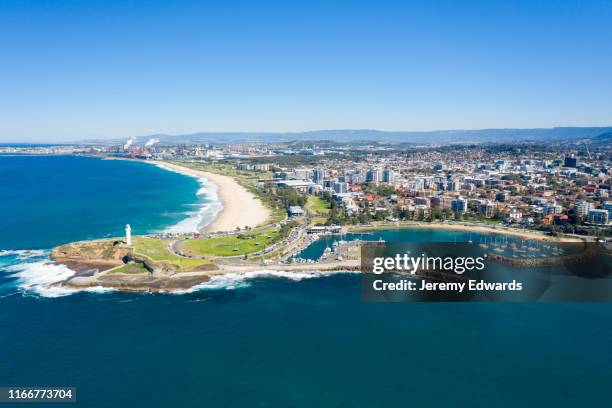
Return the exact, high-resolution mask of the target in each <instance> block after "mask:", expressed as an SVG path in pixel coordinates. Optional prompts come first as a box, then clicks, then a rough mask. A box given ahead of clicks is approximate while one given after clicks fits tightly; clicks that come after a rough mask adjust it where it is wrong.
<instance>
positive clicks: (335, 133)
mask: <svg viewBox="0 0 612 408" xmlns="http://www.w3.org/2000/svg"><path fill="white" fill-rule="evenodd" d="M611 134H612V126H611V127H555V128H536V129H479V130H434V131H423V132H410V131H407V132H403V131H398V132H394V131H381V130H372V129H360V130H351V129H339V130H315V131H310V132H293V133H292V132H288V133H272V132H200V133H192V134H187V135H167V134H156V135H148V136H138V137H135V138H133V141H132V143H133V144H136V145H143V144H145V143H147V142H150V141H152V140H154V141H155V142H156V143H162V144H168V143H172V144H174V143H214V144H218V143H241V142H243V143H248V142H251V143H253V142H291V141H315V140H330V141H335V142H365V141H371V142H389V143H414V144H454V143H491V142H493V143H515V142H550V141H574V140H579V139H593V140H594V141H595V139H596V138H598V137H601V139H600V140H598V142H610V137H611V136H610V135H611ZM606 135H607V136H606ZM86 142H87V143H100V144H109V143H125V142H126V140H125V139H122V140H112V141H110V140H88V141H86Z"/></svg>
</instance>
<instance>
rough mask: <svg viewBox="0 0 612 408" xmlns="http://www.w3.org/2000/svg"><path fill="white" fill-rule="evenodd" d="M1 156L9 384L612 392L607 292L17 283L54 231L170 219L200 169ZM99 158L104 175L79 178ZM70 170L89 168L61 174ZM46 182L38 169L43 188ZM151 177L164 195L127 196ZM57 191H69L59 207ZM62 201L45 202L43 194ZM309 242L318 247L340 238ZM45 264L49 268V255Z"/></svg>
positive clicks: (98, 402) (373, 394)
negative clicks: (469, 296)
mask: <svg viewBox="0 0 612 408" xmlns="http://www.w3.org/2000/svg"><path fill="white" fill-rule="evenodd" d="M4 159H6V158H2V157H0V177H2V188H3V190H7V191H8V190H9V189H10V187H11V186H9V185H7V183H8V182H15V183H20V185H18V186H16V187H14V188H13V192H14V194H15V197H16V199H15V200H5V201H4V202H3V203H2V207H1V208H2V212H1V214H2V217H0V234H1V237H0V243H2V245H1V246H0V249H1V250H3V251H1V252H0V327H2V329H1V330H0V350H1V352H0V383H2V384H3V385H15V386H27V385H49V386H51V385H54V386H75V387H77V400H78V403H77V404H76V405H75V404H69V406H86V407H116V406H134V407H168V406H211V407H217V406H227V407H242V406H244V407H252V406H293V407H312V406H322V407H328V406H329V407H338V406H362V407H373V406H418V407H423V406H425V407H427V406H432V407H433V406H441V405H443V404H444V405H448V406H473V407H490V406H495V407H517V406H556V407H570V406H572V407H573V406H604V405H605V404H607V403H608V401H609V391H608V390H609V388H610V386H612V380H611V379H610V375H609V373H610V370H611V369H612V351H610V350H611V348H610V344H611V343H612V325H610V322H611V321H612V306H611V305H610V304H608V303H585V304H575V303H542V304H537V303H525V304H514V303H505V304H502V303H466V304H463V303H459V304H458V303H452V304H449V303H439V304H436V303H364V302H362V301H361V300H360V290H359V282H360V281H359V277H358V276H357V275H355V274H335V275H330V276H326V277H321V278H313V279H309V278H307V277H304V278H303V279H299V280H289V279H286V278H279V277H270V276H261V275H254V276H253V277H252V278H251V279H249V280H248V281H244V280H240V279H237V280H234V281H231V280H228V281H225V282H217V285H216V286H212V285H211V286H209V287H208V288H202V289H200V290H196V291H192V292H190V293H185V294H180V295H168V294H166V295H162V294H155V295H152V294H130V293H118V292H101V293H84V292H80V293H73V294H70V295H69V296H62V297H45V296H42V295H41V294H39V293H37V292H36V291H34V290H31V289H28V288H27V287H23V283H24V276H23V273H24V270H23V269H20V268H22V267H21V266H20V265H38V263H41V262H42V263H44V262H45V259H46V257H47V256H48V252H47V250H48V248H50V247H51V246H54V245H58V244H60V243H62V242H66V241H72V240H77V239H87V238H100V237H104V236H112V235H120V234H121V233H122V228H123V224H124V223H126V222H130V223H131V224H132V225H133V227H134V228H135V230H136V231H137V232H138V233H143V232H151V231H155V230H160V229H161V230H163V229H166V228H168V227H171V226H172V225H176V224H177V223H179V222H181V220H183V219H185V218H186V217H188V216H189V215H186V214H185V213H189V212H190V210H192V209H193V207H192V206H194V205H195V206H197V205H199V203H200V201H199V200H200V199H202V198H205V197H197V196H196V194H195V193H196V192H197V191H198V190H199V189H200V188H201V186H200V185H199V184H198V183H197V180H195V179H193V178H190V177H186V176H183V175H180V174H176V173H171V172H167V171H165V170H162V169H159V168H156V167H154V166H150V165H147V164H142V163H131V162H124V161H121V162H120V161H101V160H97V159H88V158H72V157H70V158H68V157H48V158H37V157H31V158H28V157H21V158H20V159H21V160H23V162H22V163H20V165H19V167H17V168H15V167H12V168H11V167H10V166H9V165H7V164H6V162H3V161H2V160H4ZM41 159H43V160H48V161H50V163H48V164H49V165H50V166H53V167H52V168H54V171H53V172H51V171H42V170H40V168H39V167H37V163H34V161H36V160H41ZM89 163H92V164H91V165H92V166H99V167H97V169H98V170H101V171H102V175H104V176H105V177H106V176H108V177H110V179H111V181H110V182H109V181H104V180H102V178H103V177H102V175H98V176H94V175H91V176H84V175H85V174H86V171H85V170H84V166H85V167H86V166H89ZM39 164H40V163H39ZM115 166H118V167H120V168H122V169H119V168H116V167H115ZM123 166H129V167H128V168H129V169H127V170H126V168H124V167H123ZM131 166H136V167H131ZM37 169H38V170H37ZM62 171H64V172H65V173H64V176H63V177H60V174H61V172H62ZM24 172H35V174H25V173H24ZM76 173H80V174H79V175H75V180H76V179H78V178H80V182H74V183H73V181H75V180H65V183H66V184H63V183H64V182H62V180H63V179H65V178H66V177H69V176H68V174H76ZM126 174H127V175H128V176H126ZM7 175H11V176H10V177H8V178H7ZM81 175H83V177H81ZM28 177H35V178H36V180H38V182H37V183H32V182H30V181H26V180H31V179H29V178H28ZM166 177H169V178H168V179H166ZM6 180H9V181H6ZM19 180H21V182H19ZM126 180H129V183H130V188H129V189H126V191H128V192H129V193H128V195H127V196H125V195H124V193H123V191H124V190H121V191H120V192H118V193H117V195H116V196H114V197H113V198H112V199H111V201H110V203H111V204H112V205H110V206H102V207H100V208H98V209H96V207H91V206H92V205H95V203H96V202H98V200H97V199H96V197H97V196H96V194H98V193H99V194H108V191H103V187H105V186H106V187H108V188H112V187H113V186H115V185H117V186H119V187H118V188H120V189H123V188H124V183H128V181H126ZM37 184H43V185H45V187H44V189H46V190H44V191H47V193H46V194H45V195H41V193H40V191H41V190H40V189H38V185H37ZM68 186H69V187H68ZM145 186H147V188H144V187H145ZM62 188H66V190H63V191H64V193H62V194H63V196H62V195H61V194H60V193H59V192H60V191H62V190H61V189H62ZM167 188H170V193H168V195H166V193H165V192H164V191H166V189H167ZM142 189H144V190H142ZM158 189H159V190H158ZM53 191H56V192H57V196H54V195H52V194H53V193H52V192H53ZM66 191H69V194H70V195H67V194H68V193H66ZM155 191H159V194H160V197H162V198H159V200H160V201H156V202H154V203H147V204H142V205H137V204H135V202H134V201H131V200H132V199H136V198H138V199H139V200H140V198H142V197H150V196H151V194H153V193H154V192H155ZM16 192H19V194H16ZM27 194H31V197H38V200H34V198H30V199H26V198H25V197H27ZM156 194H157V193H156ZM20 197H21V198H20ZM44 197H48V198H47V199H45V198H44ZM65 197H73V198H72V199H71V200H72V201H74V202H73V203H70V202H68V203H67V204H66V205H61V202H62V200H64V201H65V200H66V198H65ZM122 197H123V198H122ZM163 197H165V198H163ZM166 199H167V200H168V201H164V200H166ZM68 201H70V200H68ZM54 202H56V203H59V204H57V205H56V208H55V209H54V211H53V212H52V211H50V210H49V209H48V208H43V206H50V205H51V204H53V203H54ZM79 202H83V203H89V207H87V210H88V211H89V210H91V211H92V213H93V215H87V214H88V213H87V212H85V213H83V212H79V211H78V210H75V208H77V209H78V208H79V206H78V203H79ZM28 203H29V205H30V206H29V207H26V204H28ZM106 204H108V202H107V201H106V202H105V204H104V205H106ZM162 204H163V205H162ZM122 206H123V207H122ZM125 207H127V208H128V209H129V210H126V209H125ZM122 208H123V209H122ZM48 210H49V211H48ZM46 211H48V213H47V212H46ZM126 214H127V215H129V217H128V216H126ZM160 214H166V215H168V214H171V216H170V215H168V216H164V215H161V216H160ZM134 216H137V217H140V218H139V219H140V220H142V225H137V223H136V222H135V221H132V220H133V217H134ZM122 217H124V218H122ZM126 219H127V220H126ZM92 220H93V221H92ZM17 221H19V222H17ZM16 225H21V226H24V230H23V231H16V230H15V229H16ZM13 231H14V233H13ZM380 234H382V235H383V236H384V239H386V240H388V241H392V240H393V239H416V240H422V239H428V240H438V241H445V240H446V241H449V240H450V241H452V240H454V239H455V238H456V239H457V240H458V241H460V240H462V239H465V238H466V236H465V234H464V233H462V232H448V231H424V232H423V231H421V232H418V233H417V232H416V231H410V230H404V231H403V232H401V234H403V235H401V236H400V235H397V236H395V238H394V234H400V233H399V232H397V231H391V232H381V233H380ZM423 234H425V235H423ZM427 234H430V235H427ZM448 234H450V235H448ZM476 237H477V236H476V235H473V236H470V235H469V234H468V236H467V238H468V239H470V238H471V239H474V241H475V242H476V241H477V238H476ZM370 238H371V239H374V240H375V239H378V236H374V235H372V236H370ZM364 239H365V237H364ZM330 241H331V240H330ZM317 245H318V247H313V248H311V251H312V256H313V257H315V255H316V254H317V253H318V251H319V250H321V251H322V250H323V249H324V247H325V246H326V245H331V242H326V241H323V240H322V241H319V243H317ZM27 271H30V272H31V270H25V272H27ZM57 273H58V274H61V273H63V272H62V271H57ZM36 278H37V279H45V278H46V279H51V278H52V277H50V275H49V272H48V271H47V272H46V275H45V273H43V274H38V275H36ZM30 283H32V281H31V280H30Z"/></svg>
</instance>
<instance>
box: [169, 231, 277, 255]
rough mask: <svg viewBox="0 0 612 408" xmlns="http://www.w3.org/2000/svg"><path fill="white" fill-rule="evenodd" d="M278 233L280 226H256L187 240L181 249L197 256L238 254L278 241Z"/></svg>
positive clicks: (261, 248) (259, 248)
mask: <svg viewBox="0 0 612 408" xmlns="http://www.w3.org/2000/svg"><path fill="white" fill-rule="evenodd" d="M280 235H281V228H280V227H265V228H256V229H254V230H250V231H244V232H242V233H237V234H233V235H228V236H222V237H214V238H206V239H192V240H188V241H185V242H184V243H183V244H182V246H181V249H182V250H183V251H185V252H187V253H189V254H192V255H199V256H214V257H223V256H239V255H244V254H250V253H253V252H257V251H261V250H263V249H264V248H265V247H266V246H268V245H270V244H272V243H274V242H276V241H278V240H279V238H280Z"/></svg>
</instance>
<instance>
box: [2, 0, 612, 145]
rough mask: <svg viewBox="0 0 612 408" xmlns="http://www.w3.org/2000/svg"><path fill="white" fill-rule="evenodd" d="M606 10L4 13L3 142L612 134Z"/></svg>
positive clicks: (526, 5)
mask: <svg viewBox="0 0 612 408" xmlns="http://www.w3.org/2000/svg"><path fill="white" fill-rule="evenodd" d="M611 22H612V3H611V2H609V1H570V0H564V1H538V0H531V1H510V0H505V1H494V0H489V1H469V0H466V1H436V0H429V1H384V0H383V1H380V0H378V1H369V2H362V1H350V2H349V1H346V2H344V1H322V2H318V1H315V0H309V1H304V2H298V1H232V0H225V1H219V2H212V1H211V2H207V1H199V2H188V1H159V2H155V1H147V2H138V1H117V2H114V1H110V0H106V1H100V2H97V1H93V0H90V1H83V2H81V1H57V0H54V1H27V0H18V1H5V0H0V52H1V54H0V55H2V58H1V59H0V140H4V141H59V140H75V139H83V138H94V137H95V138H97V137H102V138H114V137H128V136H135V135H146V134H151V133H171V134H174V133H191V132H197V131H302V130H314V129H338V128H353V129H359V128H371V129H381V130H429V129H458V128H461V129H475V128H487V127H550V126H581V125H584V126H600V125H601V126H604V125H612V23H611Z"/></svg>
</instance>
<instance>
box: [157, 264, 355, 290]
mask: <svg viewBox="0 0 612 408" xmlns="http://www.w3.org/2000/svg"><path fill="white" fill-rule="evenodd" d="M341 273H359V272H358V271H357V272H356V271H324V272H319V271H313V272H287V271H272V270H261V271H253V272H245V273H226V274H223V275H214V276H212V277H211V278H210V280H208V281H207V282H203V283H200V284H198V285H195V286H193V287H191V288H189V289H185V290H174V291H171V292H168V293H171V294H175V295H182V294H186V293H193V292H198V291H200V290H211V289H213V290H214V289H226V290H232V289H237V288H244V287H248V286H250V283H249V281H250V280H253V279H257V278H280V279H288V280H292V281H295V282H299V281H302V280H304V279H313V278H323V277H326V276H331V275H336V274H341Z"/></svg>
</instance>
